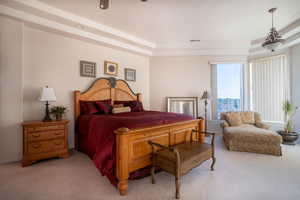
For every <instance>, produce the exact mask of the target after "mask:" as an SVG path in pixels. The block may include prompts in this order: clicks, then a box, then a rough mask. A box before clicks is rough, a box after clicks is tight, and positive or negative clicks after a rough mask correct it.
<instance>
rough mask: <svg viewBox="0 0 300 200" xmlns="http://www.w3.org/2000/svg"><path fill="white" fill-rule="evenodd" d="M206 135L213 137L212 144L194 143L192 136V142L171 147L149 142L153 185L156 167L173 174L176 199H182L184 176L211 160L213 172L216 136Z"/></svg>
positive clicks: (212, 134)
mask: <svg viewBox="0 0 300 200" xmlns="http://www.w3.org/2000/svg"><path fill="white" fill-rule="evenodd" d="M192 133H197V131H194V130H193V131H192ZM205 134H206V135H211V136H212V139H211V143H210V144H206V143H200V142H198V141H193V140H192V138H193V137H192V134H191V140H190V141H188V142H184V143H181V144H177V145H174V146H170V147H167V146H164V145H161V144H158V143H155V142H152V141H149V144H150V145H151V146H152V168H151V175H152V183H153V184H154V183H155V179H154V172H155V167H157V168H160V169H162V170H164V171H166V172H169V173H170V174H173V175H174V176H175V185H176V198H177V199H178V198H180V177H181V176H182V175H184V174H186V173H187V172H188V171H190V170H191V169H193V168H195V167H197V166H199V165H200V164H201V163H202V162H204V161H206V160H209V159H212V160H213V162H212V164H211V170H212V171H213V170H214V164H215V162H216V158H215V156H214V137H215V135H214V133H207V132H206V133H205ZM198 135H199V134H198ZM155 147H156V148H155ZM157 148H159V150H157Z"/></svg>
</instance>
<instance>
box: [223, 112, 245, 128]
mask: <svg viewBox="0 0 300 200" xmlns="http://www.w3.org/2000/svg"><path fill="white" fill-rule="evenodd" d="M226 121H227V122H228V123H229V125H230V126H240V125H242V124H243V122H242V118H241V114H240V112H228V113H226Z"/></svg>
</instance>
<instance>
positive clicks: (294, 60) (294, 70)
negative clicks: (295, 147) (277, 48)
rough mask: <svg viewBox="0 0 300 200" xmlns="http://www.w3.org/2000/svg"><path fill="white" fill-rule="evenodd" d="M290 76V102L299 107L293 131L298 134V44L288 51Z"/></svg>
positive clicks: (299, 72)
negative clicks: (289, 54) (289, 55)
mask: <svg viewBox="0 0 300 200" xmlns="http://www.w3.org/2000/svg"><path fill="white" fill-rule="evenodd" d="M290 53H291V74H292V77H291V78H292V84H291V86H292V101H293V103H294V104H295V105H296V106H298V107H299V109H298V111H297V113H296V115H295V116H294V123H295V129H296V130H297V131H298V132H300V44H298V45H296V46H294V47H292V48H291V49H290Z"/></svg>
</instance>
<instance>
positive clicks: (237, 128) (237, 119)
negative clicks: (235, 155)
mask: <svg viewBox="0 0 300 200" xmlns="http://www.w3.org/2000/svg"><path fill="white" fill-rule="evenodd" d="M221 119H222V120H224V122H223V123H222V124H221V126H222V128H223V140H224V143H225V146H226V147H227V148H228V149H229V150H232V151H246V152H253V153H262V154H271V155H276V156H281V155H282V154H281V145H280V144H281V142H282V138H281V136H280V135H279V134H277V133H276V132H275V131H272V130H269V128H270V127H269V126H268V125H267V124H264V123H263V122H262V120H261V116H260V114H259V113H256V112H251V111H246V112H226V113H221Z"/></svg>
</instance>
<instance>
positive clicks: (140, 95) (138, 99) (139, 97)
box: [137, 93, 142, 102]
mask: <svg viewBox="0 0 300 200" xmlns="http://www.w3.org/2000/svg"><path fill="white" fill-rule="evenodd" d="M137 101H139V102H142V94H141V93H137Z"/></svg>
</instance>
